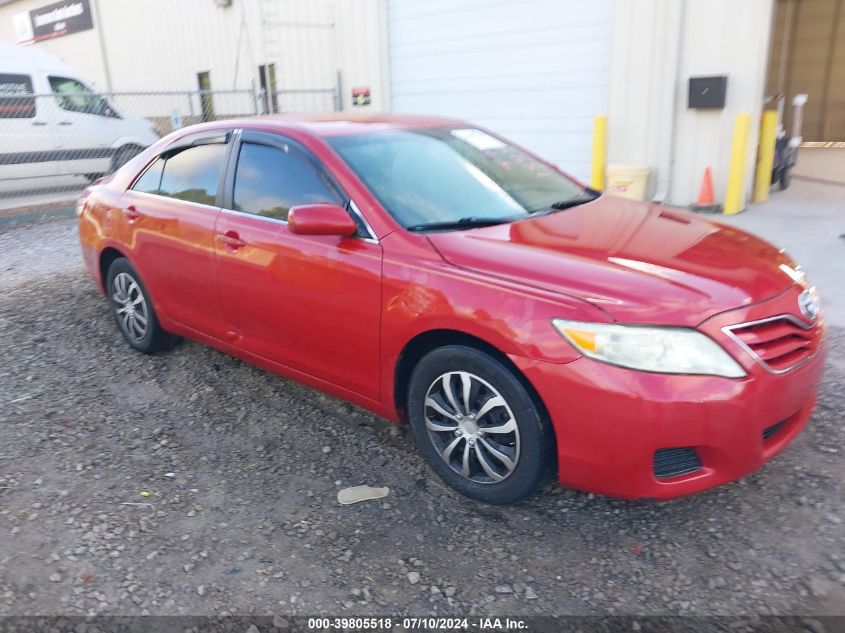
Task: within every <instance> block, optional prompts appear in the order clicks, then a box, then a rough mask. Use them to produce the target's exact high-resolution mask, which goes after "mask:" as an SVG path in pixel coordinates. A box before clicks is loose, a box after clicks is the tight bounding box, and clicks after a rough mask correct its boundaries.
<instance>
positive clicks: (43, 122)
mask: <svg viewBox="0 0 845 633" xmlns="http://www.w3.org/2000/svg"><path fill="white" fill-rule="evenodd" d="M32 124H33V125H39V126H41V125H47V122H46V121H33V122H32Z"/></svg>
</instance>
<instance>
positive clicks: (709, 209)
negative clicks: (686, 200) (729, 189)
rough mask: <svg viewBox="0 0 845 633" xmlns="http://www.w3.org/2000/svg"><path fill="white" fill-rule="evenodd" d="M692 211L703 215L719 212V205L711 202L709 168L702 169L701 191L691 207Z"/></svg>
mask: <svg viewBox="0 0 845 633" xmlns="http://www.w3.org/2000/svg"><path fill="white" fill-rule="evenodd" d="M692 209H693V211H702V212H705V213H715V212H717V211H718V210H719V205H718V204H716V203H715V202H714V200H713V172H712V170H711V169H710V167H709V166H708V167H706V168H705V169H704V176H703V177H702V179H701V190H700V191H699V193H698V200H696V201H695V204H693V205H692Z"/></svg>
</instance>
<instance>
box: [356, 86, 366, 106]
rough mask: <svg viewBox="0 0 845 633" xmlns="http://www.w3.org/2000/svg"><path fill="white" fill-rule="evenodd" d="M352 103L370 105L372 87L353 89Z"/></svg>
mask: <svg viewBox="0 0 845 633" xmlns="http://www.w3.org/2000/svg"><path fill="white" fill-rule="evenodd" d="M352 105H353V106H365V105H370V87H369V86H361V87H357V88H353V89H352Z"/></svg>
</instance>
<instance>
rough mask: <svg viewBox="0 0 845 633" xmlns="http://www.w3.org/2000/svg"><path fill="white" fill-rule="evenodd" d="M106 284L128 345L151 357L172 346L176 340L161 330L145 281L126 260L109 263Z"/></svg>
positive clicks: (116, 319)
mask: <svg viewBox="0 0 845 633" xmlns="http://www.w3.org/2000/svg"><path fill="white" fill-rule="evenodd" d="M106 284H107V285H106V288H107V291H108V296H109V299H110V300H111V304H112V311H113V313H114V318H115V322H116V323H117V327H118V329H119V330H120V333H121V334H122V335H123V338H124V339H125V340H126V342H127V343H129V345H130V346H132V347H133V348H134V349H136V350H138V351H139V352H142V353H144V354H152V353H154V352H158V351H160V350H165V349H169V348H170V347H172V346H173V345H174V343H175V342H176V340H177V339H176V337H174V336H173V335H172V334H170V333H168V332H165V331H164V330H163V329H162V327H161V325H160V324H159V322H158V318H157V317H156V313H155V309H154V308H153V302H152V300H151V299H150V295H149V293H148V292H147V289H146V288H145V287H144V282H143V281H141V277H140V275H138V272H137V271H136V270H135V268H134V267H133V266H132V264H130V263H129V260H128V259H126V258H125V257H119V258H118V259H116V260H114V261H113V262H112V263H111V266H109V270H108V274H107V275H106Z"/></svg>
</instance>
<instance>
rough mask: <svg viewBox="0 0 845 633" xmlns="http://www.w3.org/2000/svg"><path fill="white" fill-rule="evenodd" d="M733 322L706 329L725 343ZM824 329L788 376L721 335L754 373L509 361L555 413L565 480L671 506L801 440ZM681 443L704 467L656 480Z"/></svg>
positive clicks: (818, 373)
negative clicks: (659, 463)
mask: <svg viewBox="0 0 845 633" xmlns="http://www.w3.org/2000/svg"><path fill="white" fill-rule="evenodd" d="M757 308H759V306H758V307H757ZM753 312H757V309H755V310H753ZM734 316H736V315H734ZM741 316H744V317H747V316H748V315H747V314H743V315H741ZM751 316H754V314H751ZM731 318H733V317H731V316H728V315H725V316H723V317H719V318H717V319H714V320H713V323H710V324H705V326H703V327H702V328H701V329H702V330H703V331H707V332H708V333H709V334H711V336H713V337H714V338H717V339H718V336H719V332H718V328H719V327H721V326H722V325H724V323H725V321H726V320H727V321H729V320H730V319H731ZM734 322H740V321H734ZM818 327H819V328H823V326H822V325H819V326H818ZM821 332H822V330H819V337H820V338H821V342H820V344H819V346H818V348H817V349H816V350H815V353H814V355H813V356H812V357H811V358H810V359H809V360H808V361H807V362H805V363H804V364H802V365H800V366H799V367H796V368H795V369H793V370H791V371H788V372H786V373H783V374H773V373H770V372H768V371H766V369H764V368H763V367H762V366H761V365H760V364H759V363H757V362H756V361H755V360H754V359H752V358H749V357H747V356H742V353H743V352H742V351H741V350H739V349H735V348H731V347H730V344H729V343H726V342H725V341H724V340H722V339H718V340H720V342H722V343H723V344H725V346H726V348H728V349H729V350H730V351H731V352H732V353H733V354H734V355H735V356H736V358H737V359H738V360H739V361H740V362H741V364H742V365H743V366H744V367H745V369H746V371H747V372H748V375H747V376H746V377H745V378H741V379H730V378H721V377H717V376H689V375H669V374H655V373H646V372H641V371H635V370H631V369H625V368H622V367H616V366H613V365H608V364H605V363H601V362H598V361H595V360H591V359H589V358H579V359H578V360H575V361H573V362H571V363H565V364H555V363H550V362H546V361H537V360H533V359H526V358H522V357H517V356H511V360H512V361H513V362H514V363H515V364H516V366H517V367H518V368H519V369H520V370H521V371H522V372H523V373H524V375H525V376H526V378H527V379H528V380H529V381H530V382H531V384H532V385H534V387H535V389H536V390H537V392H538V394H539V396H540V398H541V399H542V400H543V403H544V404H545V406H546V408H547V410H548V412H549V415H550V417H551V421H552V425H553V427H554V431H555V435H556V439H557V457H558V478H559V480H560V483H561V484H563V485H565V486H567V487H571V488H576V489H579V490H585V491H589V492H596V493H600V494H605V495H609V496H613V497H620V498H624V499H643V500H665V499H672V498H675V497H681V496H685V495H689V494H693V493H697V492H701V491H702V490H707V489H708V488H712V487H714V486H718V485H721V484H724V483H727V482H729V481H733V480H736V479H738V478H740V477H743V476H744V475H747V474H749V473H751V472H753V471H755V470H757V469H758V468H760V467H761V466H762V465H763V464H765V463H766V462H767V461H769V460H770V459H772V458H773V457H774V456H775V455H777V454H778V453H780V452H781V451H782V450H783V449H784V448H786V446H787V445H788V444H789V443H790V442H791V441H792V440H794V439H795V437H796V436H797V435H798V434H799V433H800V432H801V430H802V429H803V428H804V426H805V425H806V423H807V421H808V420H809V418H810V415H811V413H812V411H813V407H814V406H815V402H816V394H817V392H818V387H819V383H820V382H821V377H822V372H823V368H824V358H825V342H824V340H823V336H822V333H821ZM779 423H780V425H779V426H778V427H777V429H776V431H774V432H773V433H772V432H771V428H772V427H773V426H774V425H776V424H779ZM767 429H768V430H769V433H767V436H768V437H765V438H764V435H763V432H764V430H767ZM679 447H689V448H691V449H692V450H693V451H694V452H695V453H696V454H697V455H698V458H699V460H700V462H701V467H700V468H699V469H698V470H696V471H695V472H691V473H688V474H682V475H678V476H674V477H668V478H667V477H658V476H657V475H655V466H654V454H655V451H658V450H660V449H667V448H679Z"/></svg>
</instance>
